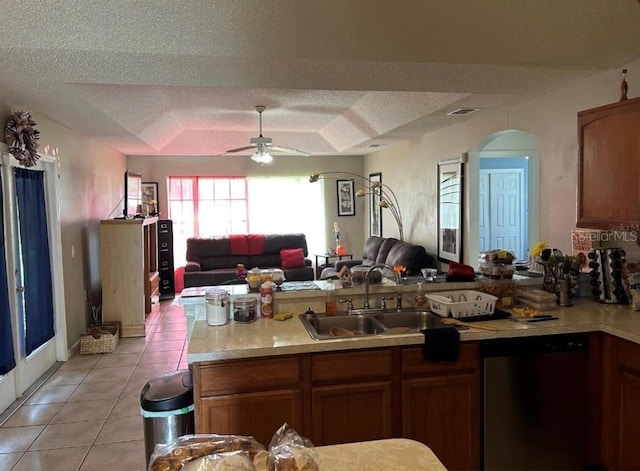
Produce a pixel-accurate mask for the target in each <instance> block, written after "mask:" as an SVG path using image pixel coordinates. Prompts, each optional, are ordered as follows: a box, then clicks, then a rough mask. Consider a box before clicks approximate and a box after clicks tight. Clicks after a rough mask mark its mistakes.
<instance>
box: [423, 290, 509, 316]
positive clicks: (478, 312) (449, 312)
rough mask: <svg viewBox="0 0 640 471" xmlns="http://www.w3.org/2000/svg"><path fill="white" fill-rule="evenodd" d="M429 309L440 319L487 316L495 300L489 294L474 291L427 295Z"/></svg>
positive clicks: (491, 311)
mask: <svg viewBox="0 0 640 471" xmlns="http://www.w3.org/2000/svg"><path fill="white" fill-rule="evenodd" d="M426 297H427V299H428V300H429V308H430V309H431V311H433V312H435V313H436V314H438V315H439V316H442V317H454V318H456V319H464V318H467V317H476V316H487V315H490V314H493V311H494V310H495V308H496V300H497V299H498V298H496V297H495V296H491V295H490V294H487V293H483V292H481V291H474V290H460V291H443V292H440V293H437V294H427V295H426Z"/></svg>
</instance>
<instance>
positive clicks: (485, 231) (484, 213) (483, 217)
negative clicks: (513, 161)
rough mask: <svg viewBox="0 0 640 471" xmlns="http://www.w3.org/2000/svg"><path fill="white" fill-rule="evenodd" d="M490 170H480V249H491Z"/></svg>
mask: <svg viewBox="0 0 640 471" xmlns="http://www.w3.org/2000/svg"><path fill="white" fill-rule="evenodd" d="M489 176H490V175H489V171H488V170H484V169H482V170H480V180H479V196H480V198H479V203H480V208H479V211H478V234H479V236H480V240H479V245H478V249H479V251H481V252H482V251H485V250H491V215H490V212H489V196H490V192H489Z"/></svg>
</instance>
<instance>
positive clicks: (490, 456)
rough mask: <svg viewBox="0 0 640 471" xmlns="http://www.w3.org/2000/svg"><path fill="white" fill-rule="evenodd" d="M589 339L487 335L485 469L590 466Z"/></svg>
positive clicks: (551, 468) (558, 336)
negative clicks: (492, 336)
mask: <svg viewBox="0 0 640 471" xmlns="http://www.w3.org/2000/svg"><path fill="white" fill-rule="evenodd" d="M588 347H589V336H588V334H561V335H545V336H535V337H520V338H513V339H492V340H488V341H485V342H484V343H483V345H482V354H483V359H484V362H483V364H484V408H483V442H484V443H483V444H484V446H483V462H484V469H485V470H486V471H494V470H509V471H515V470H536V471H537V470H563V471H564V470H581V469H585V468H586V452H587V448H586V447H587V374H588Z"/></svg>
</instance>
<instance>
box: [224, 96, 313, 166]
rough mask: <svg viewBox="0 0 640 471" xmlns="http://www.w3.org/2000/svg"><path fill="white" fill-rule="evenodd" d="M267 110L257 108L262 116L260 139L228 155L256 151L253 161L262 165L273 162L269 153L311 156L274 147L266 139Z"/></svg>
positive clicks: (281, 147) (232, 150) (267, 138)
mask: <svg viewBox="0 0 640 471" xmlns="http://www.w3.org/2000/svg"><path fill="white" fill-rule="evenodd" d="M264 110H265V107H264V106H262V105H258V106H256V111H257V112H258V114H259V116H260V135H259V136H258V137H252V138H251V139H250V141H249V142H251V145H249V146H244V147H238V148H236V149H229V150H228V151H227V153H235V152H242V151H245V150H249V149H255V152H254V153H253V155H252V156H251V160H254V161H256V162H258V163H261V164H268V163H269V162H271V161H272V160H273V157H272V156H271V154H270V153H269V151H270V150H271V151H275V152H284V153H287V154H295V155H304V156H309V155H311V154H310V153H309V152H305V151H302V150H298V149H294V148H292V147H283V146H274V145H273V141H272V140H271V138H270V137H264V136H263V135H262V112H263V111H264Z"/></svg>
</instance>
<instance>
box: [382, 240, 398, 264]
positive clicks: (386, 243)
mask: <svg viewBox="0 0 640 471" xmlns="http://www.w3.org/2000/svg"><path fill="white" fill-rule="evenodd" d="M398 242H400V241H399V240H398V239H394V238H393V237H388V238H386V239H383V240H382V244H380V250H379V251H378V256H377V257H376V263H387V264H389V265H391V266H393V265H392V264H390V263H389V262H388V260H387V257H388V255H389V251H390V250H391V248H392V247H393V246H394V245H396V243H398Z"/></svg>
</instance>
